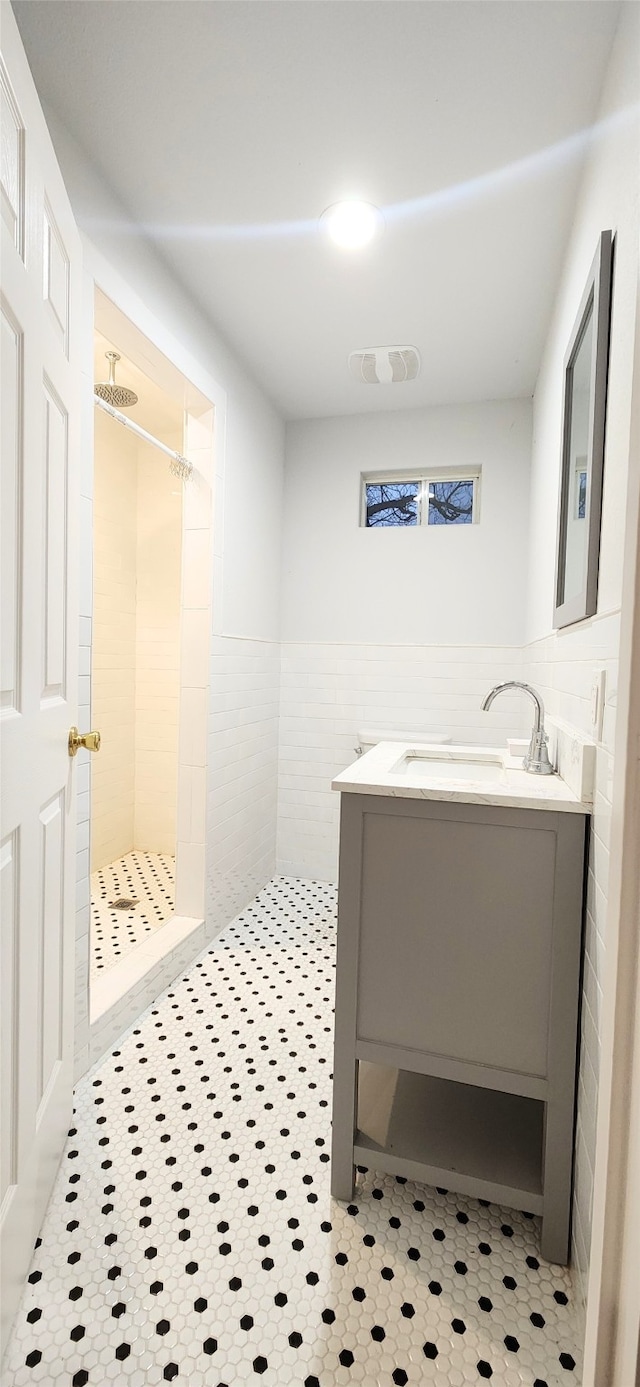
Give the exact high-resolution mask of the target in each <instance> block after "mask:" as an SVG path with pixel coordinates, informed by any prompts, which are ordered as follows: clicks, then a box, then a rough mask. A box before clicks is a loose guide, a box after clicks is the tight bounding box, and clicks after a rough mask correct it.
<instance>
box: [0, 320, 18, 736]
mask: <svg viewBox="0 0 640 1387" xmlns="http://www.w3.org/2000/svg"><path fill="white" fill-rule="evenodd" d="M0 353H1V354H0V371H1V372H2V387H1V389H2V423H1V426H0V427H1V430H2V433H1V447H2V453H1V457H2V467H1V469H0V526H1V530H0V545H1V546H2V547H1V549H0V562H1V565H2V567H1V572H0V583H1V585H2V586H1V589H0V593H1V603H2V608H1V611H0V618H1V621H2V627H1V629H0V646H1V651H2V654H1V657H0V669H1V674H2V678H1V686H2V692H1V702H0V708H2V709H3V710H4V711H5V712H6V713H8V712H11V711H12V710H13V711H15V712H17V711H18V708H19V696H18V671H19V668H20V649H19V647H20V630H21V606H20V571H21V567H22V565H21V561H20V547H21V546H20V531H21V520H20V511H21V503H22V428H21V405H22V332H21V329H20V325H19V323H17V322H16V321H15V320H14V318H13V316H12V315H11V314H10V312H9V310H8V308H7V306H6V305H5V304H2V337H1V340H0Z"/></svg>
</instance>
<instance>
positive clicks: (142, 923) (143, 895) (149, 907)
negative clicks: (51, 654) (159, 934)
mask: <svg viewBox="0 0 640 1387" xmlns="http://www.w3.org/2000/svg"><path fill="white" fill-rule="evenodd" d="M123 899H124V900H126V901H130V900H134V901H135V902H136V903H135V905H132V906H131V908H130V909H126V910H123V909H121V908H120V909H119V908H118V907H117V906H114V904H113V902H114V901H117V900H123ZM174 899H175V858H174V857H170V856H169V855H168V854H167V853H160V852H128V853H127V854H126V856H125V857H121V858H119V859H118V861H117V862H110V863H109V865H108V866H107V867H102V868H100V870H99V871H97V872H92V873H91V965H90V967H91V977H92V978H99V977H102V976H103V974H104V973H105V972H106V971H107V970H108V969H109V968H113V966H114V964H115V963H119V962H120V961H121V959H123V958H126V956H127V954H128V953H130V952H131V950H132V949H135V947H136V945H137V944H141V943H142V941H143V940H144V939H148V938H149V936H150V935H152V934H154V933H155V931H156V930H157V929H159V928H160V927H161V926H162V925H164V924H166V922H167V920H168V919H170V917H171V916H172V915H173V906H174Z"/></svg>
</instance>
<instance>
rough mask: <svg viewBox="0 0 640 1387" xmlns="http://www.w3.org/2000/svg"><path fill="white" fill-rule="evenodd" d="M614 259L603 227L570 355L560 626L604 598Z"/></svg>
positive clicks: (563, 472)
mask: <svg viewBox="0 0 640 1387" xmlns="http://www.w3.org/2000/svg"><path fill="white" fill-rule="evenodd" d="M612 264H613V237H612V233H611V232H610V231H603V232H602V235H601V237H600V241H599V244H598V249H597V251H596V256H595V259H594V262H593V265H592V266H591V270H590V273H589V278H588V280H587V284H586V288H585V291H584V294H583V296H582V301H581V303H580V308H579V310H578V315H577V317H576V321H575V324H574V328H573V332H572V334H571V338H570V340H569V346H568V349H567V354H566V356H565V359H564V394H563V409H562V465H561V473H560V505H559V516H558V547H557V556H556V591H555V611H554V620H553V624H554V626H555V627H562V626H570V625H571V624H572V623H573V622H575V621H582V620H584V618H585V617H587V616H593V614H594V612H595V611H596V607H597V601H598V561H599V556H600V518H601V513H602V478H603V470H604V436H605V420H606V409H607V374H608V365H609V320H610V312H611V272H612Z"/></svg>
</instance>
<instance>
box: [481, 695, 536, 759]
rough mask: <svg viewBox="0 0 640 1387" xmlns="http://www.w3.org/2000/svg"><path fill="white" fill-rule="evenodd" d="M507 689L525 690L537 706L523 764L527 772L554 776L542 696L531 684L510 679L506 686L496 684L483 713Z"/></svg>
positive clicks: (484, 701)
mask: <svg viewBox="0 0 640 1387" xmlns="http://www.w3.org/2000/svg"><path fill="white" fill-rule="evenodd" d="M507 689H523V690H524V692H525V693H528V694H529V696H530V697H531V698H532V699H533V701H534V704H535V715H534V719H533V729H532V732H531V741H530V742H529V749H528V751H527V754H526V756H525V757H524V760H523V762H522V765H523V767H524V769H525V771H529V772H530V773H531V775H553V766H552V765H551V762H550V760H549V753H548V751H547V734H546V732H545V730H544V704H543V702H542V699H541V697H540V694H538V693H536V691H535V689H532V687H531V685H530V684H521V683H520V681H519V680H518V679H508V680H507V681H506V683H504V684H496V686H495V688H494V689H491V690H490V692H489V693H488V694H487V695H486V696H485V698H483V700H482V711H483V713H486V711H487V709H488V708H490V707H491V704H492V703H493V700H494V698H496V696H497V695H498V694H501V693H505V692H506V690H507Z"/></svg>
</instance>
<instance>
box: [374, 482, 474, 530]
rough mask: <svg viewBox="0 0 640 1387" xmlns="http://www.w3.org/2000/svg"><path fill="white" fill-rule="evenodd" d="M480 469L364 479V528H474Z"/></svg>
mask: <svg viewBox="0 0 640 1387" xmlns="http://www.w3.org/2000/svg"><path fill="white" fill-rule="evenodd" d="M479 480H480V469H478V470H477V471H474V470H471V469H470V470H469V471H468V472H463V471H462V470H461V469H460V470H457V469H456V470H454V469H451V471H450V472H448V471H447V470H443V471H442V472H436V471H435V470H434V471H433V472H425V473H422V474H420V473H415V472H414V473H404V474H403V473H401V472H398V473H395V474H388V475H387V476H385V475H384V474H382V473H380V472H378V473H369V475H368V476H367V475H366V474H365V475H364V476H363V478H362V512H361V524H362V525H364V526H366V528H367V529H373V528H375V527H378V528H380V527H383V526H384V527H389V526H398V525H400V526H404V525H413V526H419V525H473V524H475V523H476V522H477V520H478V484H479Z"/></svg>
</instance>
